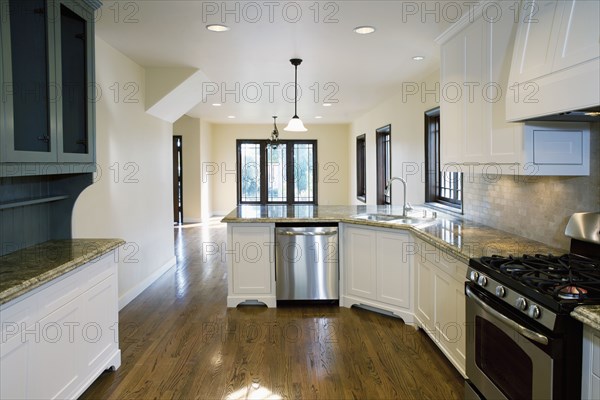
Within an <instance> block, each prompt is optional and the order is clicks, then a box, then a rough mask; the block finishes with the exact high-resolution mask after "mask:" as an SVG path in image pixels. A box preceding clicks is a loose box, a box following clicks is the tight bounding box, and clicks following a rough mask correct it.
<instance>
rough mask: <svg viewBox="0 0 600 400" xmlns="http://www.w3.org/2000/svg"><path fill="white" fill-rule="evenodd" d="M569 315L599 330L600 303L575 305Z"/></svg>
mask: <svg viewBox="0 0 600 400" xmlns="http://www.w3.org/2000/svg"><path fill="white" fill-rule="evenodd" d="M571 316H572V317H573V318H575V319H576V320H579V321H581V322H583V323H584V324H586V325H588V326H590V327H592V328H594V329H597V330H599V331H600V305H590V306H578V307H575V309H574V310H573V311H572V312H571Z"/></svg>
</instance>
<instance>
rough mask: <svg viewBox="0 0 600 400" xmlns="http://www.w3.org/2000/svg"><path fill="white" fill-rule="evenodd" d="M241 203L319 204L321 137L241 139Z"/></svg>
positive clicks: (239, 158) (238, 165) (238, 170)
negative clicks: (272, 141)
mask: <svg viewBox="0 0 600 400" xmlns="http://www.w3.org/2000/svg"><path fill="white" fill-rule="evenodd" d="M237 176H238V185H237V187H238V189H237V192H238V195H237V196H238V204H317V141H316V140H280V141H279V142H278V145H277V147H273V146H271V145H270V144H269V141H268V140H238V141H237Z"/></svg>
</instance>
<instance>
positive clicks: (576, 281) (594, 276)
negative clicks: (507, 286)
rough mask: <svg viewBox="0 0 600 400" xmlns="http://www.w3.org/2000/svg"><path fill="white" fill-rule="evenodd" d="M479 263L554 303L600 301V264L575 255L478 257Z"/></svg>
mask: <svg viewBox="0 0 600 400" xmlns="http://www.w3.org/2000/svg"><path fill="white" fill-rule="evenodd" d="M480 261H481V263H482V264H483V265H485V266H487V267H488V268H491V269H492V270H495V271H499V272H500V273H501V274H502V275H504V276H507V277H509V278H510V279H512V280H516V281H518V282H520V283H522V284H523V285H525V286H527V287H530V288H532V289H534V290H536V291H538V292H541V293H543V294H546V295H550V296H552V297H553V298H554V299H556V300H582V301H583V300H589V299H594V300H600V261H599V260H594V259H590V258H587V257H582V256H579V255H575V254H564V255H562V256H553V255H551V254H549V255H544V254H536V255H523V256H522V257H513V256H508V257H503V256H496V255H495V256H492V257H482V258H481V259H480Z"/></svg>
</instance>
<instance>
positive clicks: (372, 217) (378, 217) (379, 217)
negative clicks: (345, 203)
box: [352, 214, 402, 222]
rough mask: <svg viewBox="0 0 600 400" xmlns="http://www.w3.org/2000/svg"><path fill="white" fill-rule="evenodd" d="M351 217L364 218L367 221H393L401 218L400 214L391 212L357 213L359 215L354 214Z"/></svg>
mask: <svg viewBox="0 0 600 400" xmlns="http://www.w3.org/2000/svg"><path fill="white" fill-rule="evenodd" d="M352 218H356V219H366V220H367V221H378V222H388V221H393V220H395V219H399V218H402V215H392V214H359V215H354V216H353V217H352Z"/></svg>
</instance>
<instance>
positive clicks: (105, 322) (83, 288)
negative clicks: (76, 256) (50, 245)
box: [0, 252, 121, 399]
mask: <svg viewBox="0 0 600 400" xmlns="http://www.w3.org/2000/svg"><path fill="white" fill-rule="evenodd" d="M114 258H115V256H114V252H109V253H107V254H105V255H104V256H101V257H99V258H97V259H95V260H92V261H90V262H89V263H87V264H85V265H83V266H81V267H79V268H77V269H76V270H74V271H71V272H69V273H67V274H65V275H63V276H61V277H59V278H57V279H55V280H53V281H50V282H48V283H47V284H45V285H43V286H42V287H40V288H38V289H35V290H33V291H32V292H30V293H27V294H25V295H23V296H21V297H19V298H17V299H15V300H12V301H11V302H9V303H6V304H4V305H2V307H1V308H0V319H1V322H2V341H1V342H0V374H1V379H2V385H0V398H2V399H56V398H77V397H78V396H80V395H81V394H82V393H83V392H84V391H85V390H86V389H87V388H88V387H89V385H91V383H92V382H93V381H94V380H95V379H96V378H97V377H98V376H99V375H100V374H101V373H102V372H103V371H104V370H105V369H107V368H110V367H112V368H115V369H116V368H118V367H119V366H120V364H121V352H120V350H119V342H118V334H117V332H118V292H117V264H116V262H115V260H114Z"/></svg>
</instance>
